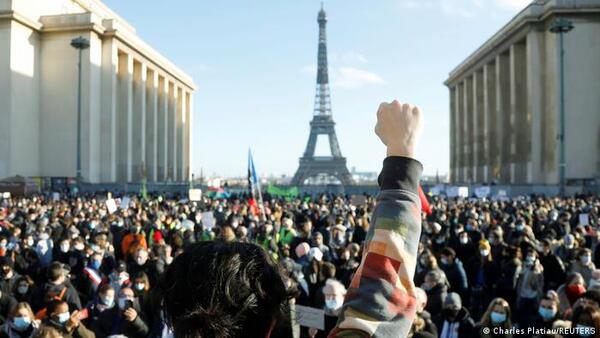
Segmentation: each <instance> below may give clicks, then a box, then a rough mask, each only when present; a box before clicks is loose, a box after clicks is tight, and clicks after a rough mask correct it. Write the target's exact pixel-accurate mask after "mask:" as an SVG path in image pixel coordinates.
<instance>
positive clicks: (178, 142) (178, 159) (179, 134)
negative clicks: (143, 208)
mask: <svg viewBox="0 0 600 338" xmlns="http://www.w3.org/2000/svg"><path fill="white" fill-rule="evenodd" d="M183 93H184V91H183V88H182V87H177V110H175V141H174V142H175V149H176V150H175V164H176V166H175V170H174V172H175V175H174V176H173V177H174V178H175V181H182V180H183V172H182V171H183V170H184V168H183V114H184V100H185V97H184V96H183Z"/></svg>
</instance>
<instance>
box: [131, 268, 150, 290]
mask: <svg viewBox="0 0 600 338" xmlns="http://www.w3.org/2000/svg"><path fill="white" fill-rule="evenodd" d="M133 288H134V289H135V291H136V292H144V291H148V290H150V280H149V279H148V275H146V273H145V272H143V271H140V272H138V273H137V274H135V275H134V276H133Z"/></svg>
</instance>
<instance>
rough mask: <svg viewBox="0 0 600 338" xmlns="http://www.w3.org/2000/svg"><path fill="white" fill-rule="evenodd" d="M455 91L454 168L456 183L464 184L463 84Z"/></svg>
mask: <svg viewBox="0 0 600 338" xmlns="http://www.w3.org/2000/svg"><path fill="white" fill-rule="evenodd" d="M457 87H458V89H457V90H456V112H457V114H456V133H457V134H458V137H457V139H458V144H457V149H456V154H457V155H456V156H457V158H458V161H457V162H458V163H457V168H456V178H457V182H461V183H462V182H465V181H466V175H465V131H464V126H465V84H464V82H460V83H458V84H457Z"/></svg>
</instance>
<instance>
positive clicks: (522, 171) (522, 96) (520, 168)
mask: <svg viewBox="0 0 600 338" xmlns="http://www.w3.org/2000/svg"><path fill="white" fill-rule="evenodd" d="M510 69H511V77H510V78H511V92H510V93H511V100H510V103H511V115H510V116H511V126H512V130H513V137H512V138H511V155H512V156H511V157H512V163H513V165H512V168H511V172H512V175H511V177H512V183H519V184H523V183H527V168H528V165H529V160H530V158H531V140H530V132H531V128H530V122H531V117H530V114H529V112H528V111H527V65H526V49H525V42H524V41H523V42H519V43H516V44H514V45H512V46H511V47H510Z"/></svg>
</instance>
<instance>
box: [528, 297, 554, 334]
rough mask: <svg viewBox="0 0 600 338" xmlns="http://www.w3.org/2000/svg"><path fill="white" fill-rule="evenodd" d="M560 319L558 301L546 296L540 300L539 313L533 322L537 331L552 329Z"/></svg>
mask: <svg viewBox="0 0 600 338" xmlns="http://www.w3.org/2000/svg"><path fill="white" fill-rule="evenodd" d="M557 319H558V303H557V302H556V299H554V298H552V297H550V296H548V295H544V296H543V297H542V299H541V300H540V305H539V307H538V312H537V314H536V316H535V318H534V320H533V327H535V328H536V329H551V328H552V326H553V324H554V322H555V321H556V320H557Z"/></svg>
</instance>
